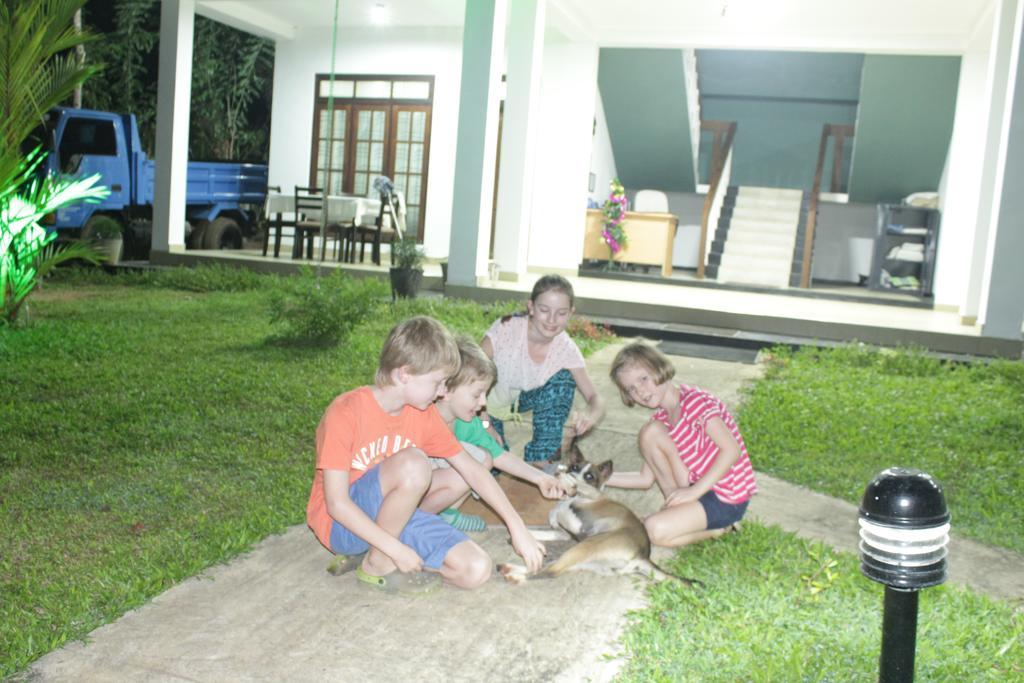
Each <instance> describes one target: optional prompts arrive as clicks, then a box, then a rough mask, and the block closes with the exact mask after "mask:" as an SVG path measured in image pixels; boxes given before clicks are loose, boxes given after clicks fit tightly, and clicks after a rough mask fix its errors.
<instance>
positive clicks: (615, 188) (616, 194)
mask: <svg viewBox="0 0 1024 683" xmlns="http://www.w3.org/2000/svg"><path fill="white" fill-rule="evenodd" d="M610 188H611V191H610V193H609V194H608V199H606V200H605V202H604V207H603V208H602V212H603V213H604V230H602V231H601V237H602V238H603V239H604V241H605V244H607V245H608V249H609V250H610V251H611V254H609V256H608V260H609V261H611V259H612V258H613V257H614V256H615V255H616V254H617V253H619V252H620V251H621V250H623V249H625V248H626V246H627V244H628V243H629V240H628V239H627V237H626V230H625V229H624V228H623V227H622V219H623V218H624V217H625V215H626V211H627V210H628V201H627V200H626V189H625V188H624V187H622V183H620V182H619V179H618V178H613V179H612V182H611V184H610Z"/></svg>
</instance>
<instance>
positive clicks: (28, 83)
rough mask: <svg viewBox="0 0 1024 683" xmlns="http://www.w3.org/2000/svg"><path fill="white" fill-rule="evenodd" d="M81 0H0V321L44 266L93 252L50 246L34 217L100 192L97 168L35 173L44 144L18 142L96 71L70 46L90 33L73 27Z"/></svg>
mask: <svg viewBox="0 0 1024 683" xmlns="http://www.w3.org/2000/svg"><path fill="white" fill-rule="evenodd" d="M83 3H84V0H0V323H2V324H8V323H13V322H16V320H17V318H18V314H19V312H20V311H21V310H22V306H23V304H24V302H25V299H26V297H27V296H28V295H29V294H30V293H31V292H32V290H33V289H34V288H35V287H36V285H38V284H39V282H40V281H41V280H42V278H43V277H44V276H45V275H46V273H47V272H48V271H49V270H50V269H51V268H53V267H54V266H55V265H57V264H58V263H61V262H62V261H66V260H68V259H70V258H90V259H93V260H95V258H96V256H95V254H94V252H92V251H91V249H89V248H88V247H86V246H83V245H81V244H79V245H76V246H71V247H61V248H58V247H55V246H53V245H52V243H53V241H54V240H55V239H56V236H57V235H56V233H55V232H54V231H47V230H46V229H44V228H43V227H42V226H41V225H40V220H41V219H42V218H43V216H45V215H46V214H48V213H51V212H53V211H56V210H57V209H58V208H59V207H61V206H65V205H67V204H70V203H72V202H76V201H81V200H83V199H86V200H89V199H97V198H99V197H102V196H105V194H106V192H107V190H106V188H99V187H96V186H95V185H96V181H97V180H98V176H93V177H92V178H85V179H71V180H65V179H59V178H55V177H53V176H46V177H39V176H38V175H37V174H36V170H37V169H38V167H39V165H40V164H41V163H42V161H43V159H44V152H43V151H42V150H41V149H40V148H39V147H36V148H35V149H34V150H31V151H29V152H28V154H27V155H23V150H22V145H23V144H24V143H25V141H26V140H29V139H30V136H31V135H32V132H33V130H34V129H35V128H36V127H37V126H39V125H41V124H42V123H43V122H44V117H45V115H46V113H47V112H48V111H49V110H50V109H51V108H52V107H54V106H56V105H57V104H59V103H60V102H62V101H64V100H66V99H67V98H68V97H70V96H71V95H72V93H73V92H74V90H75V87H76V86H77V85H79V84H80V83H82V82H84V81H85V80H86V79H87V78H88V77H89V76H90V75H92V74H93V73H94V72H95V67H92V66H82V65H80V64H79V63H78V60H77V57H76V55H75V47H76V46H77V45H79V44H81V43H82V42H84V41H86V40H90V38H91V36H89V35H88V34H84V33H81V32H78V31H76V30H75V28H74V15H75V12H76V11H77V10H78V9H79V8H80V7H81V6H82V4H83Z"/></svg>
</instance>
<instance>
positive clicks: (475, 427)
mask: <svg viewBox="0 0 1024 683" xmlns="http://www.w3.org/2000/svg"><path fill="white" fill-rule="evenodd" d="M452 431H453V432H455V438H456V439H458V440H459V441H465V442H466V443H471V444H473V445H474V446H479V447H480V448H483V449H484V450H485V451H487V452H488V453H490V454H491V457H492V458H497V457H498V456H499V455H501V454H503V453H504V452H505V449H504V448H502V447H501V444H500V443H498V442H497V441H495V440H494V437H493V436H491V435H490V434H489V433H488V431H487V430H486V429H484V423H483V422H481V421H480V418H479V417H474V418H473V419H472V420H470V421H469V422H466V421H464V420H456V421H455V426H454V428H453V429H452Z"/></svg>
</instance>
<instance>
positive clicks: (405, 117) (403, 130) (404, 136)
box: [395, 111, 409, 140]
mask: <svg viewBox="0 0 1024 683" xmlns="http://www.w3.org/2000/svg"><path fill="white" fill-rule="evenodd" d="M395 139H396V140H408V139H409V112H407V111H400V112H398V125H397V126H396V130H395Z"/></svg>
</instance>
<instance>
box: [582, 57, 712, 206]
mask: <svg viewBox="0 0 1024 683" xmlns="http://www.w3.org/2000/svg"><path fill="white" fill-rule="evenodd" d="M597 84H598V88H599V89H600V91H601V103H602V104H603V105H604V115H605V119H606V120H607V123H608V132H609V135H610V136H611V142H612V151H613V152H614V154H615V166H616V168H617V170H618V173H619V180H620V181H622V184H623V185H625V186H626V187H630V188H637V189H641V188H649V189H654V190H663V191H666V192H693V191H694V189H695V187H696V185H695V183H696V180H695V178H694V173H693V147H692V145H691V141H690V128H689V117H688V115H687V105H686V81H685V76H684V73H683V52H682V50H648V49H628V48H602V49H601V52H600V57H599V62H598V75H597Z"/></svg>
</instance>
